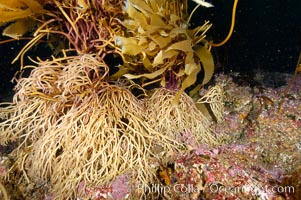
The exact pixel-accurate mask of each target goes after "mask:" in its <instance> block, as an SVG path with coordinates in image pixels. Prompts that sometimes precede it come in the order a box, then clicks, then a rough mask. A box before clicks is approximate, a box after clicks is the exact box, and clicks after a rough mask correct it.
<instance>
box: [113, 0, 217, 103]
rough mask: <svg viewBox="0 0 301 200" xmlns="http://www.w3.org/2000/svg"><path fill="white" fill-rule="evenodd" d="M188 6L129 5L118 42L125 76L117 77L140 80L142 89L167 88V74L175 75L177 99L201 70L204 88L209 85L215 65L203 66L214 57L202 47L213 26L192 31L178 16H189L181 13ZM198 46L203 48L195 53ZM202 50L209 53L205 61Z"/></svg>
mask: <svg viewBox="0 0 301 200" xmlns="http://www.w3.org/2000/svg"><path fill="white" fill-rule="evenodd" d="M185 2H186V1H170V0H165V1H158V0H144V1H137V0H127V1H126V5H125V7H124V11H125V13H126V14H127V18H125V20H124V21H122V22H121V23H122V25H123V26H124V27H125V28H126V30H125V33H124V35H122V36H117V37H116V38H115V42H116V44H117V45H118V46H120V48H121V53H122V58H123V59H124V67H123V68H121V69H120V70H122V72H119V73H118V75H119V76H122V75H123V76H125V77H127V78H129V79H140V82H141V83H142V85H149V84H148V83H157V82H160V83H161V85H162V86H165V78H166V77H165V76H166V72H167V71H173V73H174V74H176V75H177V81H178V82H179V87H180V91H179V92H178V94H177V95H176V99H179V95H180V94H181V93H182V92H184V90H185V89H186V88H188V87H189V86H191V85H192V84H194V83H195V82H196V79H197V74H198V73H199V72H200V71H201V70H202V69H203V70H204V73H205V74H207V75H206V79H204V81H203V82H202V85H203V84H205V83H207V82H208V79H209V78H211V76H212V73H211V71H213V69H214V65H213V62H203V60H208V57H210V56H211V54H210V52H209V50H208V48H206V45H205V44H203V43H206V40H205V39H204V38H205V32H206V31H207V30H208V29H209V28H210V25H209V24H208V22H205V24H204V26H201V27H199V28H198V29H196V30H195V31H191V30H189V29H188V24H186V20H185V18H186V16H184V15H183V14H182V15H180V14H179V13H185V12H186V11H183V10H182V9H185V8H186V7H185ZM198 43H200V44H201V45H200V46H198V47H197V48H196V50H195V49H194V47H195V46H196V45H197V44H198ZM199 49H204V50H206V56H205V57H203V55H202V54H199V53H197V52H196V51H199ZM209 59H210V58H209ZM211 60H212V56H211ZM201 63H202V67H201ZM124 69H126V70H124ZM207 71H210V73H207ZM154 80H156V81H154ZM144 82H148V83H146V84H145V83H144Z"/></svg>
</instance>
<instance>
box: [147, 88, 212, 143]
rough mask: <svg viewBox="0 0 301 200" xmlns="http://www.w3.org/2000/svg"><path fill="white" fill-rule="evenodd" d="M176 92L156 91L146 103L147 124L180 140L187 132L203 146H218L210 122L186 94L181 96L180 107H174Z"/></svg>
mask: <svg viewBox="0 0 301 200" xmlns="http://www.w3.org/2000/svg"><path fill="white" fill-rule="evenodd" d="M174 97H175V91H172V90H168V89H164V88H161V89H156V90H155V92H154V93H153V94H152V95H151V97H150V98H149V99H147V100H146V101H145V103H146V112H147V116H148V118H147V119H146V120H147V122H148V123H149V124H150V125H151V126H152V127H153V128H154V129H155V130H156V131H158V132H162V133H165V134H166V135H168V136H169V137H171V138H175V139H178V138H180V137H181V135H182V134H185V133H186V132H190V133H192V135H193V137H194V138H192V139H194V140H195V141H198V142H200V143H203V144H216V143H217V139H216V138H215V137H214V136H213V135H212V133H211V130H210V122H209V121H208V119H207V118H206V117H205V116H204V115H203V114H202V112H200V111H199V110H198V109H197V107H196V106H195V104H194V101H193V99H192V98H190V97H189V96H188V95H187V94H186V93H183V94H181V96H180V99H179V104H178V106H173V104H172V103H173V99H174Z"/></svg>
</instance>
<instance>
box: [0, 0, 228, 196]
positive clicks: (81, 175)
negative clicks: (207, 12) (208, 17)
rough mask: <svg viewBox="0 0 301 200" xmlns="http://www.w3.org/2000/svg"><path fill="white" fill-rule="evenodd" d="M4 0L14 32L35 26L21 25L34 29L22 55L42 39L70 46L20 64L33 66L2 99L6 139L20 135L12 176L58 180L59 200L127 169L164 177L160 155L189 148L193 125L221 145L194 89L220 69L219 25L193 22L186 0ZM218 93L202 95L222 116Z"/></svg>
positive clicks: (197, 134)
mask: <svg viewBox="0 0 301 200" xmlns="http://www.w3.org/2000/svg"><path fill="white" fill-rule="evenodd" d="M0 5H1V8H0V9H1V14H0V21H1V22H2V23H5V25H6V29H5V30H4V34H5V35H8V36H11V37H16V38H18V37H20V36H22V34H23V33H25V32H26V31H29V29H22V31H21V28H22V27H23V25H22V24H21V21H23V20H30V21H32V24H33V26H32V27H31V28H32V29H31V30H33V29H35V31H34V32H33V34H32V35H33V38H32V40H31V41H30V42H29V43H28V44H27V45H26V46H25V47H24V48H23V50H22V51H21V52H20V53H19V55H18V56H17V58H16V59H19V58H20V59H21V60H23V57H24V55H25V54H26V52H27V51H28V49H30V48H31V47H32V46H34V45H35V44H36V43H38V42H39V41H40V40H41V39H43V40H47V42H48V43H49V45H51V46H53V47H54V49H56V50H61V53H59V54H57V56H56V57H54V56H53V57H51V58H49V60H46V61H42V60H38V61H36V62H35V65H34V66H29V65H27V66H23V62H21V72H22V71H23V70H28V69H31V73H30V75H29V76H28V77H21V78H19V79H18V80H17V86H16V88H15V90H16V94H15V96H14V98H13V102H12V103H3V104H2V106H1V110H0V111H1V113H0V117H1V119H2V121H1V123H0V136H1V142H0V144H1V145H7V144H10V143H11V142H14V141H17V142H18V143H19V146H18V148H17V149H16V150H15V151H14V152H12V155H16V160H15V164H14V165H13V167H12V168H11V172H10V173H9V174H8V177H9V178H12V177H11V176H13V174H14V173H13V172H15V171H22V174H23V175H22V177H23V179H21V180H23V181H25V182H27V183H29V182H33V183H35V184H47V185H49V193H50V194H52V195H53V197H54V198H55V199H74V197H76V196H77V193H78V188H79V185H82V184H84V185H85V186H86V187H96V186H99V187H100V186H106V185H110V183H111V181H113V180H114V179H116V177H118V176H120V175H127V176H128V177H129V179H130V180H131V181H132V183H133V184H134V185H135V184H138V183H145V184H148V183H153V182H156V181H157V180H156V170H157V167H158V162H159V161H160V160H162V159H164V157H166V156H168V155H170V154H171V152H172V151H181V150H184V149H186V148H187V147H188V146H187V145H188V144H182V143H181V142H182V141H180V140H179V138H180V137H181V136H182V135H184V134H185V133H186V132H191V134H192V137H193V138H194V139H195V140H196V141H197V142H199V143H204V144H209V145H212V144H217V143H218V139H217V138H216V137H214V135H213V134H212V132H211V130H210V124H209V119H207V118H206V117H205V115H204V114H203V113H202V111H201V110H200V109H198V108H197V106H196V105H195V102H194V100H193V99H192V98H191V97H190V96H189V95H187V94H186V93H185V89H187V88H188V87H190V86H193V85H194V84H195V83H196V81H197V75H198V73H199V72H201V71H202V72H203V73H204V78H203V81H202V82H201V83H200V84H199V85H197V86H196V89H194V90H192V93H191V95H193V94H195V93H196V91H197V89H198V88H200V86H202V85H204V84H206V83H207V82H208V81H209V80H210V78H211V76H212V74H213V69H214V66H213V58H212V56H211V53H210V51H209V50H210V49H209V47H210V43H209V42H208V41H207V40H206V39H205V38H206V36H205V33H206V31H207V30H208V29H209V28H210V24H209V22H205V23H204V25H202V26H200V27H197V28H195V29H190V28H189V19H190V16H189V15H188V14H187V2H186V1H184V0H182V1H173V0H165V1H161V0H144V1H138V0H127V1H125V2H123V1H122V0H109V1H105V0H90V1H87V0H64V1H55V0H49V1H35V0H30V1H22V0H15V1H11V2H10V3H9V2H6V1H1V2H0ZM36 8H38V9H36ZM8 22H9V23H8ZM11 22H13V23H11ZM22 23H23V22H22ZM58 41H60V42H58ZM110 56H111V57H115V58H116V57H119V58H121V60H122V62H121V63H119V66H111V65H110V62H109V61H107V58H108V57H110ZM116 67H118V70H117V72H116ZM114 71H115V73H112V72H114ZM137 90H138V91H139V92H138V94H137ZM211 91H212V92H210V93H209V94H207V95H205V96H204V97H202V98H201V99H200V100H199V101H198V102H197V103H198V104H203V103H206V104H211V107H212V108H213V109H212V111H213V112H214V114H215V115H216V116H218V117H217V118H218V119H219V120H220V119H221V118H222V116H221V113H222V111H223V107H222V89H221V87H219V86H217V87H216V88H213V89H212V90H211ZM190 148H191V147H190ZM139 195H144V194H139Z"/></svg>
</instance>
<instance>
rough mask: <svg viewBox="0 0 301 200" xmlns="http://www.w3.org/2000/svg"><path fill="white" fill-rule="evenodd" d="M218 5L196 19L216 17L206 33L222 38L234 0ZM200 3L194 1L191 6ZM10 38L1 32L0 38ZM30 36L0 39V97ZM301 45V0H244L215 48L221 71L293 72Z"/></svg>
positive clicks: (45, 52) (41, 50) (44, 52)
mask: <svg viewBox="0 0 301 200" xmlns="http://www.w3.org/2000/svg"><path fill="white" fill-rule="evenodd" d="M207 1H208V2H211V3H212V4H214V6H215V7H213V8H199V9H198V10H197V12H196V13H195V14H194V15H193V18H192V21H191V23H192V25H201V24H203V23H204V21H205V20H209V21H210V22H212V23H213V26H212V28H211V29H210V30H209V32H208V34H207V37H208V39H210V40H213V41H214V42H216V43H217V42H220V41H221V40H223V39H224V38H225V37H226V35H227V34H228V30H229V28H230V22H231V13H232V6H233V0H211V1H210V0H207ZM195 5H196V4H195V3H194V2H192V1H190V2H189V9H190V10H192V9H193V8H194V6H195ZM5 39H8V38H6V37H2V36H0V40H5ZM26 42H28V41H15V42H11V43H7V44H3V45H0V69H1V73H0V101H3V100H5V99H6V98H7V97H8V96H11V94H13V91H12V88H13V86H14V84H13V83H11V82H10V80H11V79H12V78H13V76H14V74H15V73H16V71H17V70H18V69H19V62H16V63H15V64H14V65H11V64H10V63H11V61H12V60H13V59H14V57H15V56H16V55H17V54H18V52H19V51H20V49H21V48H22V47H23V46H24V45H25V44H26ZM300 51H301V1H300V0H240V1H239V2H238V7H237V17H236V25H235V29H234V33H233V35H232V37H231V39H230V40H229V42H228V43H226V44H225V45H224V46H222V47H218V48H214V49H213V50H212V52H213V54H214V57H215V60H216V63H217V68H218V69H217V70H219V71H225V72H229V71H231V70H232V71H238V72H241V73H244V72H245V73H248V72H249V71H269V72H282V73H287V72H288V73H292V72H293V71H294V69H295V66H296V62H297V59H298V56H299V53H300ZM50 55H51V51H50V50H49V49H48V48H47V46H46V44H43V43H40V44H39V45H37V46H35V47H34V48H33V49H32V50H31V51H30V52H28V53H27V54H26V56H32V57H33V58H35V57H36V56H39V57H41V58H47V57H49V56H50Z"/></svg>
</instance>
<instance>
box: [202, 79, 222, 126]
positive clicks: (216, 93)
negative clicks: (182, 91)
mask: <svg viewBox="0 0 301 200" xmlns="http://www.w3.org/2000/svg"><path fill="white" fill-rule="evenodd" d="M223 97H224V90H223V87H222V86H221V85H215V86H214V87H211V88H210V89H209V90H208V92H207V93H206V94H205V95H204V96H203V97H201V98H200V99H198V100H197V102H196V103H197V104H207V105H209V106H210V109H211V111H212V112H213V115H214V117H215V118H216V121H217V122H221V121H222V120H223V118H224V117H223V114H224V99H223Z"/></svg>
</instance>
